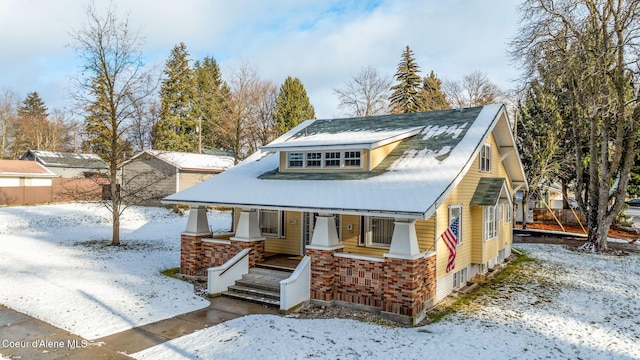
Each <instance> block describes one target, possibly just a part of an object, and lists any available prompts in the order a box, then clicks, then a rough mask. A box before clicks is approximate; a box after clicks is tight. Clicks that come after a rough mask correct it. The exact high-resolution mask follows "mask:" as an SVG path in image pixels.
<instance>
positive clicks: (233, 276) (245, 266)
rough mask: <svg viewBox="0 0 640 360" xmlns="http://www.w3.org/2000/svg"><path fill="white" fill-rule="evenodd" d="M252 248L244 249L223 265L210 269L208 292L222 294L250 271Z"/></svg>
mask: <svg viewBox="0 0 640 360" xmlns="http://www.w3.org/2000/svg"><path fill="white" fill-rule="evenodd" d="M250 252H251V249H244V250H242V251H240V252H239V253H238V254H237V255H236V256H234V257H232V258H231V259H229V261H227V262H226V263H224V264H223V265H221V266H217V267H212V268H209V270H208V275H209V276H208V279H207V292H208V293H209V294H214V295H215V294H220V293H221V292H223V291H226V290H227V288H228V287H229V286H231V285H233V284H235V282H236V280H240V279H241V278H242V275H245V274H248V273H249V253H250Z"/></svg>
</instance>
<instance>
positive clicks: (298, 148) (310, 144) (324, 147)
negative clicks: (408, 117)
mask: <svg viewBox="0 0 640 360" xmlns="http://www.w3.org/2000/svg"><path fill="white" fill-rule="evenodd" d="M318 122H327V123H329V124H327V125H328V126H326V127H325V129H327V130H329V129H330V130H333V131H326V132H323V131H317V130H318V129H322V127H321V126H318V125H319V124H317V123H318ZM330 122H331V120H316V122H315V123H314V125H316V126H314V129H316V131H314V132H313V133H309V132H307V131H306V130H307V128H305V129H303V130H301V131H300V132H298V133H296V134H295V135H293V136H291V137H290V138H288V139H286V140H284V141H281V142H276V143H271V144H269V145H267V146H263V147H262V151H263V152H266V151H269V152H279V154H280V166H279V172H282V173H284V172H366V171H371V170H372V169H374V168H375V167H376V166H378V165H379V164H380V162H382V160H384V158H385V157H386V156H387V155H388V154H389V153H390V152H391V151H393V149H395V148H396V147H397V146H398V145H399V144H400V143H401V142H402V141H403V140H405V139H407V138H409V137H412V136H414V135H417V134H418V133H420V131H421V130H422V129H423V127H411V128H401V129H392V130H389V129H366V130H359V129H357V128H356V129H343V130H342V131H340V132H337V131H335V129H332V128H331V124H330Z"/></svg>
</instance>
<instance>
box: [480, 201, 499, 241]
mask: <svg viewBox="0 0 640 360" xmlns="http://www.w3.org/2000/svg"><path fill="white" fill-rule="evenodd" d="M496 208H497V207H496V206H485V207H484V208H483V210H482V213H483V214H482V220H483V240H485V241H486V240H491V239H493V238H495V237H497V236H498V219H497V218H496V213H497V211H496Z"/></svg>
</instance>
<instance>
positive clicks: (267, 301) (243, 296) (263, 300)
mask: <svg viewBox="0 0 640 360" xmlns="http://www.w3.org/2000/svg"><path fill="white" fill-rule="evenodd" d="M222 295H224V296H226V297H230V298H234V299H239V300H243V301H251V302H255V303H258V304H263V305H267V306H271V307H280V299H277V300H276V299H271V298H267V297H262V296H258V295H252V294H247V293H240V292H235V291H225V292H223V293H222Z"/></svg>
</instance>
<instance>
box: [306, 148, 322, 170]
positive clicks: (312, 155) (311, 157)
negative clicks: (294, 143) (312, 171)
mask: <svg viewBox="0 0 640 360" xmlns="http://www.w3.org/2000/svg"><path fill="white" fill-rule="evenodd" d="M321 166H322V153H319V152H308V153H307V167H308V168H319V167H321Z"/></svg>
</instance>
